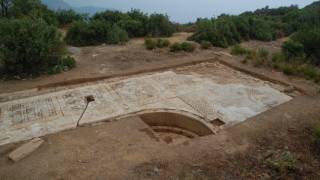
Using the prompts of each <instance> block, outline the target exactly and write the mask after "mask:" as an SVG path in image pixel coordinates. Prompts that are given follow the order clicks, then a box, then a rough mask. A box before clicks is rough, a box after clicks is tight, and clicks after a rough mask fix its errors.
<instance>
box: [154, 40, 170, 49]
mask: <svg viewBox="0 0 320 180" xmlns="http://www.w3.org/2000/svg"><path fill="white" fill-rule="evenodd" d="M168 46H170V41H169V40H168V39H157V47H158V48H164V47H168Z"/></svg>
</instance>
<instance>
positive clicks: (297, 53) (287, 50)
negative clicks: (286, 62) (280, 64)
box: [282, 40, 304, 59]
mask: <svg viewBox="0 0 320 180" xmlns="http://www.w3.org/2000/svg"><path fill="white" fill-rule="evenodd" d="M303 49H304V47H303V45H302V44H301V43H299V42H296V41H293V40H288V41H286V42H284V43H283V45H282V52H283V53H284V55H285V56H286V57H287V59H291V58H296V57H303V56H304V50H303Z"/></svg>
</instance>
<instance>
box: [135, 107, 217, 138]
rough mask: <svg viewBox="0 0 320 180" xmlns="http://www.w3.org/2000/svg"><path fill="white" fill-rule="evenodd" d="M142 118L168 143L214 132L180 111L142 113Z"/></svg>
mask: <svg viewBox="0 0 320 180" xmlns="http://www.w3.org/2000/svg"><path fill="white" fill-rule="evenodd" d="M140 118H141V119H142V121H143V122H144V123H146V124H147V125H148V126H150V127H151V129H152V130H153V132H154V133H155V135H156V136H157V137H159V138H160V139H161V140H163V141H164V142H166V143H168V144H171V143H179V142H183V141H185V140H188V139H193V138H197V137H201V136H207V135H212V134H213V131H212V130H211V129H210V128H209V127H208V126H207V125H206V124H204V123H203V122H201V121H200V120H198V119H195V118H192V117H189V116H186V115H182V114H178V113H172V112H152V113H146V114H142V115H140Z"/></svg>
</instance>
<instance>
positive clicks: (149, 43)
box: [144, 38, 170, 50]
mask: <svg viewBox="0 0 320 180" xmlns="http://www.w3.org/2000/svg"><path fill="white" fill-rule="evenodd" d="M144 45H145V46H146V49H148V50H153V49H155V48H165V47H168V46H170V41H169V40H167V39H161V38H159V39H153V38H147V39H145V42H144Z"/></svg>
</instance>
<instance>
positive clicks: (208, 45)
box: [200, 41, 212, 49]
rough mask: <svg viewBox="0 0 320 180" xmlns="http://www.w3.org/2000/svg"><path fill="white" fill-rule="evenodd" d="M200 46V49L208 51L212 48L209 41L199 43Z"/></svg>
mask: <svg viewBox="0 0 320 180" xmlns="http://www.w3.org/2000/svg"><path fill="white" fill-rule="evenodd" d="M200 45H201V49H210V48H211V47H212V44H211V42H209V41H201V43H200Z"/></svg>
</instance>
